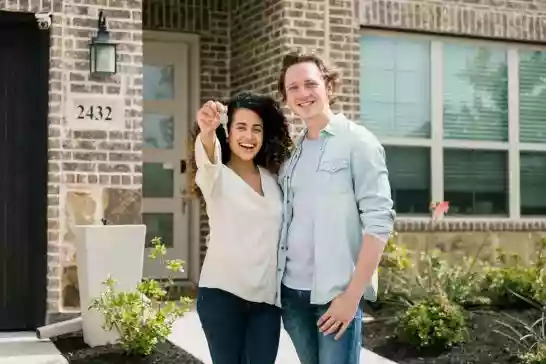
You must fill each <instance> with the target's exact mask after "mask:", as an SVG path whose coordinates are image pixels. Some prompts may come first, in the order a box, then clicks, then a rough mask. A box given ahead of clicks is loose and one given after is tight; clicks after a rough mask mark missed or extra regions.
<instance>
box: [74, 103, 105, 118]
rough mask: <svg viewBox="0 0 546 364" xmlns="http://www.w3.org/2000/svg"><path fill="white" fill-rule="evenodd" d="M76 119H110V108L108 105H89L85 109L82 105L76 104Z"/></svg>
mask: <svg viewBox="0 0 546 364" xmlns="http://www.w3.org/2000/svg"><path fill="white" fill-rule="evenodd" d="M77 109H78V119H80V120H83V119H88V120H106V121H109V120H112V108H111V107H110V106H105V107H102V106H99V105H91V106H88V107H87V109H86V108H85V107H84V106H83V105H78V106H77Z"/></svg>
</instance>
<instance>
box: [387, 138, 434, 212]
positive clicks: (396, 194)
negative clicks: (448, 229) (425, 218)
mask: <svg viewBox="0 0 546 364" xmlns="http://www.w3.org/2000/svg"><path fill="white" fill-rule="evenodd" d="M385 154H386V159H387V168H388V170H389V178H390V180H391V189H392V197H393V200H394V203H395V206H394V208H395V210H396V211H397V212H398V213H411V214H420V213H427V212H428V211H429V201H430V150H429V149H428V148H419V147H417V148H416V147H413V148H412V147H408V148H404V147H389V146H386V147H385Z"/></svg>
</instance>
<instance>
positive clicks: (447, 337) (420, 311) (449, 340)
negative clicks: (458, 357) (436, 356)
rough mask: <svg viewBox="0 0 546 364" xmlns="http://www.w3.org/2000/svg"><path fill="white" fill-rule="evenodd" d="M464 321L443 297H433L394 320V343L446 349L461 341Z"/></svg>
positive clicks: (457, 307) (456, 306)
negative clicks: (397, 341)
mask: <svg viewBox="0 0 546 364" xmlns="http://www.w3.org/2000/svg"><path fill="white" fill-rule="evenodd" d="M466 325H467V317H466V315H465V312H464V310H463V309H462V308H461V307H460V306H459V305H457V304H454V303H452V302H451V301H450V300H449V299H448V298H447V297H445V296H442V295H435V296H432V297H429V298H426V299H423V300H421V301H418V302H416V303H415V304H413V305H411V306H410V307H409V309H408V310H406V311H405V312H403V313H402V314H401V315H400V316H399V317H398V323H397V326H396V336H397V339H398V340H399V341H400V342H402V343H405V344H408V345H410V346H412V347H414V348H417V349H420V350H421V349H431V350H438V349H446V348H450V347H452V346H453V345H455V344H458V343H461V342H463V341H464V340H465V338H466V334H467V327H466Z"/></svg>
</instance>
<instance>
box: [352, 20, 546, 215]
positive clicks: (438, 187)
mask: <svg viewBox="0 0 546 364" xmlns="http://www.w3.org/2000/svg"><path fill="white" fill-rule="evenodd" d="M364 35H378V36H386V37H396V38H402V39H419V40H423V39H426V40H428V41H429V42H430V89H431V92H430V120H431V125H430V128H431V137H430V139H428V138H405V137H381V136H379V135H377V138H378V139H379V141H380V142H381V144H383V145H385V146H396V147H428V148H429V149H430V164H431V165H430V173H431V176H430V177H431V178H430V180H431V184H432V185H431V199H432V201H443V200H444V149H445V148H453V149H476V150H490V151H495V150H497V151H505V152H507V154H508V216H498V215H497V216H494V215H491V216H487V215H465V216H460V215H459V216H456V217H449V215H448V216H446V217H447V218H449V219H450V220H453V221H467V220H473V221H506V220H516V219H517V220H523V221H525V220H536V219H537V218H538V219H543V218H544V217H545V216H544V215H524V216H523V217H522V216H521V214H520V208H521V206H520V203H521V190H520V172H521V171H520V152H546V143H543V144H540V143H523V142H520V141H519V52H520V51H524V52H525V51H542V52H546V46H540V45H536V44H526V43H516V42H507V41H498V40H484V39H471V38H465V37H453V36H440V35H429V34H415V33H408V32H394V31H384V30H372V29H362V30H361V31H360V34H359V46H360V45H361V39H362V36H364ZM453 39H456V40H457V42H459V43H462V44H469V45H474V46H476V45H478V46H479V45H487V46H491V45H492V44H497V45H499V46H501V47H503V48H505V49H506V61H507V68H508V141H507V142H497V141H476V140H457V139H444V129H443V127H444V120H443V119H444V118H443V116H444V115H443V112H444V74H443V71H444V69H443V68H444V67H443V66H444V62H443V46H444V43H445V42H446V41H449V40H453ZM359 68H360V59H359ZM432 90H434V92H432ZM359 105H360V99H359ZM400 216H401V217H402V218H403V219H404V220H418V221H421V220H423V218H424V217H423V215H413V214H400ZM429 218H430V217H429V216H427V217H426V219H427V220H428V219H429Z"/></svg>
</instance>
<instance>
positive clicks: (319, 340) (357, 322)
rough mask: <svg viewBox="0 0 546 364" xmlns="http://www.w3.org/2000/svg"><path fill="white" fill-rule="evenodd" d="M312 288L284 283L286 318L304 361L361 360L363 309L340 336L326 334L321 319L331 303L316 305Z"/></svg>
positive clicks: (343, 363)
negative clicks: (293, 286) (311, 299)
mask: <svg viewBox="0 0 546 364" xmlns="http://www.w3.org/2000/svg"><path fill="white" fill-rule="evenodd" d="M310 296H311V292H310V291H300V290H295V289H291V288H288V287H286V286H284V285H282V287H281V305H282V321H283V324H284V328H285V330H286V331H287V332H288V335H289V336H290V338H291V339H292V343H293V344H294V347H295V348H296V352H297V354H298V357H299V359H300V361H301V364H359V362H360V350H361V349H360V347H361V343H362V331H361V330H362V310H361V309H360V308H359V309H358V311H357V313H356V316H355V318H354V320H353V321H352V322H351V324H350V325H349V327H348V328H347V331H345V333H344V334H343V335H342V336H341V338H340V339H339V340H335V338H334V337H335V334H331V335H327V336H325V335H324V334H323V333H321V332H320V331H319V330H318V326H317V321H318V320H319V318H320V317H321V316H322V315H323V314H324V313H325V312H326V311H327V310H328V307H329V305H328V304H326V305H312V304H311V303H310Z"/></svg>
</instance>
